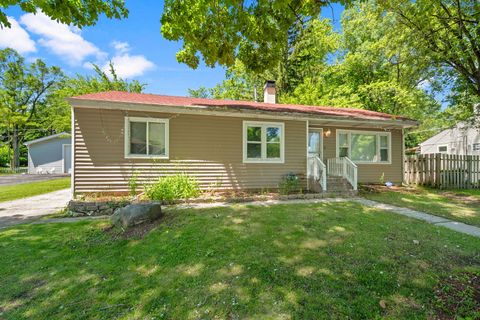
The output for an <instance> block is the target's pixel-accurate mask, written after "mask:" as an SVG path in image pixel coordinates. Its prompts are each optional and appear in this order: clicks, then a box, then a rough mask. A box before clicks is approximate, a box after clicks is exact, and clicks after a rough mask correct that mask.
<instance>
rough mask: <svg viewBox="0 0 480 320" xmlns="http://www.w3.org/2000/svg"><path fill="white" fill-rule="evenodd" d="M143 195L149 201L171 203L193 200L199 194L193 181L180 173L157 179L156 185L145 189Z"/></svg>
mask: <svg viewBox="0 0 480 320" xmlns="http://www.w3.org/2000/svg"><path fill="white" fill-rule="evenodd" d="M145 194H146V196H147V197H148V198H149V199H151V200H160V201H165V202H172V201H174V200H179V199H189V198H195V197H197V196H198V195H199V194H200V188H199V186H198V182H197V181H196V180H195V179H193V178H191V177H189V176H188V175H186V174H184V173H181V174H176V175H174V176H166V177H162V178H160V179H158V181H157V182H156V183H154V184H152V185H150V186H146V187H145Z"/></svg>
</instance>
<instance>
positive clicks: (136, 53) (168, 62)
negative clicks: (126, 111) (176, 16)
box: [0, 0, 343, 96]
mask: <svg viewBox="0 0 480 320" xmlns="http://www.w3.org/2000/svg"><path fill="white" fill-rule="evenodd" d="M126 6H127V8H128V10H129V11H130V13H129V16H128V18H126V19H122V20H116V19H108V18H106V17H104V16H103V17H101V18H100V19H99V21H98V23H97V24H96V25H95V26H92V27H85V28H83V29H81V30H80V29H78V28H75V27H72V26H67V25H62V24H59V23H57V22H55V21H52V20H50V18H48V17H47V16H45V15H44V14H43V13H37V14H36V15H34V14H31V13H24V12H22V11H21V10H20V9H19V8H18V7H12V8H9V9H7V10H6V13H7V15H8V16H9V21H10V22H11V24H12V28H10V29H8V28H4V29H0V48H5V47H12V48H14V49H15V50H17V51H18V52H19V53H21V54H22V55H23V56H24V57H25V58H26V60H27V61H33V60H35V59H37V58H41V59H42V60H44V61H45V62H46V63H47V64H49V65H56V66H59V67H61V68H62V70H64V72H65V73H66V74H67V75H69V76H74V75H76V74H82V75H86V74H92V63H95V64H97V65H99V66H100V67H102V68H107V67H108V62H109V61H112V62H113V63H114V65H115V69H116V70H117V73H118V74H119V76H121V77H122V78H126V79H136V80H139V81H140V82H141V83H146V84H147V87H146V89H145V92H148V93H157V94H168V95H179V96H185V95H188V89H189V88H191V89H196V88H198V87H200V86H205V87H213V86H215V85H216V84H218V83H220V82H221V81H222V80H223V79H224V76H225V69H224V68H223V67H215V68H209V67H206V66H205V65H201V66H199V67H198V68H197V69H196V70H193V69H190V68H189V67H188V66H186V65H184V64H181V63H178V62H177V61H176V58H175V53H176V52H177V51H178V50H179V49H180V48H181V43H180V42H173V41H168V40H166V39H164V38H163V37H162V35H161V33H160V17H161V14H162V10H163V1H158V0H157V1H154V0H142V1H134V0H127V1H126ZM342 10H343V8H342V7H341V6H340V5H333V6H332V7H331V8H330V7H327V8H324V9H323V12H322V16H323V17H325V18H329V19H332V21H333V23H334V28H335V29H336V30H339V29H340V24H339V20H340V15H341V12H342Z"/></svg>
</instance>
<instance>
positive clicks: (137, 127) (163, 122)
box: [125, 117, 168, 159]
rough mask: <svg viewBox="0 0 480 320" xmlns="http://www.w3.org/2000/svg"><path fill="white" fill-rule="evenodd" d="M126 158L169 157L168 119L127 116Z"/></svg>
mask: <svg viewBox="0 0 480 320" xmlns="http://www.w3.org/2000/svg"><path fill="white" fill-rule="evenodd" d="M125 158H164V159H166V158H168V119H156V118H138V117H125Z"/></svg>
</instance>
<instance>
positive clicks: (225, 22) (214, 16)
mask: <svg viewBox="0 0 480 320" xmlns="http://www.w3.org/2000/svg"><path fill="white" fill-rule="evenodd" d="M329 2H330V1H328V0H309V1H296V0H288V1H284V0H273V1H251V2H244V1H240V2H235V1H230V0H221V1H216V2H212V1H196V0H167V1H165V5H164V10H163V15H162V18H161V24H162V27H161V32H162V35H163V36H164V37H165V38H166V39H168V40H173V41H182V43H183V47H182V49H181V50H180V51H179V52H177V60H178V61H179V62H183V63H186V64H187V65H188V66H190V67H191V68H197V67H198V65H199V63H200V56H201V58H203V61H204V62H205V64H206V65H207V66H210V67H213V66H215V65H216V64H220V65H222V66H227V67H231V66H233V65H234V64H235V61H236V60H238V61H240V63H242V64H243V65H244V66H245V67H246V68H247V70H249V71H255V72H263V71H265V70H268V69H269V68H271V67H274V66H276V65H277V64H278V62H279V61H281V60H282V59H283V54H284V52H285V50H286V49H287V47H288V37H289V32H290V31H291V30H292V29H293V28H295V27H296V26H297V25H299V24H302V23H305V22H306V21H308V20H310V19H311V18H316V17H318V15H319V13H320V10H321V8H322V6H326V5H327V4H329ZM339 2H341V3H345V2H347V1H339Z"/></svg>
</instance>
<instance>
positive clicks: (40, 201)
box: [0, 189, 70, 229]
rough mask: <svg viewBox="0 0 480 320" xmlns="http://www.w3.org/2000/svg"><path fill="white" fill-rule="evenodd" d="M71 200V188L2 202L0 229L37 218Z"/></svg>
mask: <svg viewBox="0 0 480 320" xmlns="http://www.w3.org/2000/svg"><path fill="white" fill-rule="evenodd" d="M69 200H70V189H63V190H59V191H54V192H50V193H45V194H41V195H38V196H33V197H28V198H23V199H17V200H12V201H6V202H0V229H1V228H5V227H8V226H11V225H14V224H18V223H22V222H26V221H30V220H33V219H37V218H39V217H41V216H44V215H48V214H52V213H56V212H58V211H60V210H62V209H64V208H65V206H66V205H67V203H68V201H69Z"/></svg>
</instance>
